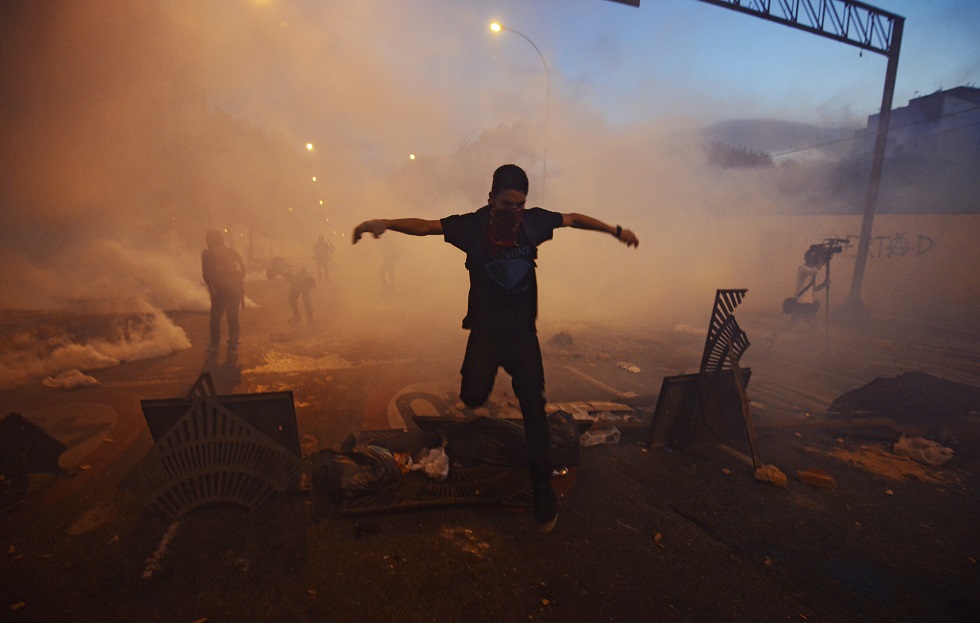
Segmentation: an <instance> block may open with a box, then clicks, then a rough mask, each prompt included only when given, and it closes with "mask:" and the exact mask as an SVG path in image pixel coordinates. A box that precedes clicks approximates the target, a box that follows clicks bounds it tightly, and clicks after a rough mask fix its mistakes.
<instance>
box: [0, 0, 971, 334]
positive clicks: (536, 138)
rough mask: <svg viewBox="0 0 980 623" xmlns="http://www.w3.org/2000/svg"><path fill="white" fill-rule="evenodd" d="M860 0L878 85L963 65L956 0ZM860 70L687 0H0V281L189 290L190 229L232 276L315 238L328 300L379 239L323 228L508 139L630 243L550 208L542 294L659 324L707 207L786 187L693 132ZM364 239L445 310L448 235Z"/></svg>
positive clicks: (680, 287) (962, 0) (927, 88)
mask: <svg viewBox="0 0 980 623" xmlns="http://www.w3.org/2000/svg"><path fill="white" fill-rule="evenodd" d="M875 4H876V6H878V7H879V8H881V9H884V10H888V11H891V12H893V13H897V14H899V15H902V16H904V17H906V19H907V21H906V28H905V38H904V42H903V48H902V57H901V61H900V64H899V72H898V84H897V87H896V95H895V104H896V105H897V106H900V105H904V104H905V103H906V102H907V100H908V99H909V98H911V97H914V96H916V95H919V94H927V93H931V92H933V91H936V90H938V89H941V88H952V87H955V86H961V85H974V86H975V85H976V84H977V83H978V82H980V47H978V46H977V45H976V41H975V37H976V33H977V32H980V4H978V3H976V2H974V1H973V0H946V1H934V2H920V1H917V0H881V1H880V2H878V3H875ZM492 21H499V22H500V23H502V24H504V25H505V27H509V28H510V29H512V30H514V31H517V32H508V31H507V30H506V29H505V30H504V31H503V32H501V33H492V32H491V31H490V30H489V28H488V26H489V24H490V23H491V22H492ZM517 33H522V34H523V35H524V36H526V37H527V38H528V39H530V40H531V41H533V42H534V43H533V45H532V44H531V43H530V42H529V41H528V40H527V39H525V38H523V37H521V36H520V35H519V34H517ZM535 46H536V48H537V49H535ZM538 51H540V54H541V56H539V55H538ZM545 67H547V72H546V71H545ZM884 71H885V59H884V58H883V57H881V56H880V55H877V54H872V53H868V52H864V53H861V52H860V51H859V50H858V49H857V48H854V47H851V46H847V45H844V44H840V43H836V42H832V41H830V40H827V39H823V38H820V37H817V36H814V35H810V34H807V33H803V32H800V31H796V30H792V29H790V28H786V27H782V26H779V25H776V24H773V23H769V22H766V21H763V20H760V19H757V18H754V17H750V16H746V15H741V14H738V13H735V12H733V11H730V10H727V9H723V8H719V7H715V6H711V5H707V4H705V3H701V2H697V1H696V0H643V1H642V2H641V6H640V7H639V8H634V7H630V6H627V5H623V4H618V3H615V2H608V1H604V0H537V1H535V2H526V1H524V0H495V1H490V0H413V1H412V2H390V1H385V0H357V1H354V0H351V1H339V0H338V1H333V2H319V1H314V0H304V1H300V0H210V1H207V0H171V1H161V2H152V3H143V2H136V3H134V2H130V1H128V0H41V1H33V0H6V1H5V2H3V3H0V84H2V88H0V144H2V145H3V149H2V150H0V299H2V303H0V306H2V307H3V308H5V309H82V310H85V311H93V310H94V311H112V310H115V311H126V312H143V311H145V310H146V309H147V308H148V307H149V308H150V309H155V310H174V309H184V310H204V309H206V308H207V304H208V303H207V293H206V291H205V290H204V288H203V285H202V283H201V280H200V259H199V258H200V250H201V248H203V246H204V232H205V230H206V229H207V228H209V227H218V228H222V229H225V230H226V231H227V232H228V236H229V240H230V241H231V243H232V245H233V246H234V247H235V248H236V249H238V250H239V251H240V252H242V254H243V255H247V256H249V261H250V267H251V268H252V269H254V270H255V271H256V274H258V273H259V272H260V271H261V270H262V268H263V261H265V260H266V259H268V258H269V257H270V256H272V255H280V254H281V255H286V256H289V257H291V258H294V259H296V261H300V262H304V263H307V264H308V265H310V264H311V254H312V245H313V242H314V240H315V238H316V235H317V234H320V233H323V234H326V235H328V236H331V238H332V240H334V242H335V244H336V246H337V248H338V252H337V260H338V268H337V275H338V286H337V287H339V288H345V291H346V292H347V293H348V295H349V298H350V301H351V306H352V307H354V308H356V305H357V301H358V299H359V297H360V298H362V299H363V300H364V301H365V302H368V301H371V300H372V298H373V297H376V294H377V292H376V291H375V290H374V289H371V288H363V287H361V286H360V284H361V283H363V282H365V281H367V280H371V282H372V283H373V282H374V281H376V280H377V277H376V275H377V269H378V265H379V264H380V261H381V257H382V255H383V252H384V247H383V246H382V245H381V244H380V243H376V242H375V241H371V240H368V241H365V242H364V243H363V244H359V245H357V246H356V247H351V246H350V244H349V232H350V231H351V229H352V228H353V227H354V225H356V224H357V223H358V222H360V221H361V220H363V219H365V218H371V217H399V216H420V217H424V218H438V217H441V216H445V215H447V214H452V213H459V212H465V211H469V210H472V209H475V208H477V207H479V206H480V205H482V204H483V202H484V201H485V199H486V193H487V190H488V188H489V180H490V174H491V172H492V171H493V169H494V168H495V167H496V166H498V165H499V164H502V163H504V162H516V163H518V164H521V165H523V166H524V167H525V168H527V169H528V172H529V173H530V175H531V181H532V189H531V193H530V196H529V203H530V204H532V205H542V206H544V207H547V208H551V209H554V210H557V211H561V212H583V213H587V214H590V215H592V216H595V217H597V218H600V219H602V220H604V221H607V222H609V223H622V224H623V225H624V226H628V227H632V228H633V229H634V230H636V232H637V233H638V235H639V236H640V240H641V246H640V248H639V249H638V250H635V251H634V250H627V249H626V248H625V247H623V246H622V245H619V244H617V243H616V241H615V240H612V239H611V238H609V237H599V236H597V235H595V234H589V233H585V232H560V234H559V236H557V237H556V240H555V242H553V243H548V244H549V245H551V246H550V247H549V248H548V251H547V255H545V251H543V252H542V253H543V255H542V260H541V263H542V271H543V272H542V282H543V283H542V294H543V296H547V297H548V300H549V302H548V303H545V304H543V306H542V309H543V310H544V311H546V312H548V313H552V314H555V315H562V314H564V315H566V316H569V317H576V316H578V317H580V318H585V319H588V318H591V317H606V318H608V317H610V316H616V315H629V316H631V317H647V318H652V317H654V316H655V317H657V318H661V319H664V320H670V321H678V320H680V319H683V316H684V314H685V312H686V310H688V309H694V308H697V309H700V308H703V307H704V306H705V301H706V300H710V293H711V292H713V290H714V288H715V287H725V286H730V279H731V277H732V273H731V269H730V265H731V264H732V261H731V260H732V258H731V256H730V250H729V249H728V248H724V249H721V248H718V245H717V244H716V243H717V242H718V241H719V240H722V239H731V238H733V237H736V236H734V235H733V232H731V231H718V230H717V227H713V226H712V224H711V222H710V220H709V219H710V218H711V216H712V215H717V214H719V213H726V214H739V213H742V212H744V213H752V212H756V211H758V210H759V209H760V206H768V205H772V204H774V203H777V202H782V201H784V200H785V199H786V198H785V197H775V196H774V195H773V194H772V192H773V191H772V184H768V185H767V184H766V183H762V182H765V180H764V179H762V178H760V177H759V176H758V175H756V174H751V173H750V174H746V175H737V174H730V173H727V172H722V173H719V172H718V171H715V172H714V173H713V174H711V175H706V173H705V163H704V153H703V149H702V145H701V138H700V135H699V132H700V131H701V129H703V128H704V127H705V126H706V125H709V124H711V123H714V122H717V121H723V120H729V119H754V118H770V119H779V120H784V121H794V122H802V123H808V124H815V125H820V126H826V127H835V128H851V129H853V128H859V127H863V126H864V124H865V122H866V118H867V116H868V115H869V114H873V113H876V112H878V110H877V109H878V106H879V105H880V100H881V90H882V86H883V82H884ZM307 143H310V144H312V145H313V149H312V150H307V149H306V144H307ZM410 154H414V155H415V159H414V160H410V159H409V155H410ZM313 177H316V178H317V180H316V181H315V182H314V181H313V179H312V178H313ZM793 200H794V199H790V203H792V201H793ZM814 235H815V236H816V237H817V238H819V237H820V236H821V235H823V232H820V233H815V234H814ZM385 240H386V241H387V244H389V245H396V246H397V248H398V250H399V258H400V259H399V262H400V270H401V274H403V275H409V276H408V277H406V279H410V280H411V279H413V280H414V281H411V282H410V283H414V284H416V285H418V286H420V287H421V285H422V284H424V291H425V294H424V296H420V297H418V299H419V300H409V299H405V300H401V301H399V304H402V305H405V304H410V305H413V306H416V307H421V308H425V306H426V305H431V307H432V310H433V314H438V316H439V317H440V318H442V317H448V318H451V324H452V325H453V326H458V319H459V317H461V316H462V313H463V307H464V303H465V273H464V271H463V269H462V259H461V258H459V257H457V255H456V254H455V253H454V251H453V250H452V249H451V248H449V247H448V245H445V244H443V243H441V241H439V240H429V239H427V240H407V239H400V240H396V241H393V240H388V237H386V238H385ZM692 249H698V252H697V253H695V254H692V253H691V250H692ZM712 250H714V251H718V252H720V253H721V255H722V257H713V256H712ZM726 254H728V255H726ZM750 264H751V265H752V266H756V265H757V264H758V262H757V261H756V260H755V259H753V261H752V262H750ZM548 266H553V267H554V268H551V269H550V271H551V272H544V271H547V270H549V269H548V268H547V267H548ZM652 267H656V269H655V270H654V269H653V268H652ZM624 275H626V276H629V284H628V288H625V289H626V290H628V291H629V295H630V296H628V297H627V296H625V295H624V285H623V276H624ZM782 278H783V276H782V275H781V276H780V277H779V279H782ZM583 284H588V285H589V290H587V291H584V292H583V289H582V285H583ZM774 287H775V286H774ZM414 291H415V292H418V288H415V289H414ZM705 292H707V293H709V294H707V295H705V294H704V293H705ZM668 293H669V296H667V294H668ZM692 293H693V294H692ZM687 295H696V296H697V300H696V301H690V300H688V299H687ZM614 301H615V302H619V301H621V302H624V303H625V304H624V305H623V306H622V307H619V306H618V305H616V304H614V303H613V302H614ZM447 310H448V311H447ZM354 316H356V314H354ZM178 341H179V340H178Z"/></svg>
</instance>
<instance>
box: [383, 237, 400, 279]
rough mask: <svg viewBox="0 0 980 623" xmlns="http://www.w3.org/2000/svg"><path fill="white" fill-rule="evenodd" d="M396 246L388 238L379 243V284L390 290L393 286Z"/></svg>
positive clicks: (396, 258) (396, 255)
mask: <svg viewBox="0 0 980 623" xmlns="http://www.w3.org/2000/svg"><path fill="white" fill-rule="evenodd" d="M397 261H398V248H397V247H396V246H395V245H394V243H392V242H391V241H390V240H385V241H384V243H383V244H382V245H381V285H383V286H384V287H386V288H388V289H389V290H391V289H392V288H394V287H395V262H397Z"/></svg>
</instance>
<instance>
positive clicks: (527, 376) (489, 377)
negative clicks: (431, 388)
mask: <svg viewBox="0 0 980 623" xmlns="http://www.w3.org/2000/svg"><path fill="white" fill-rule="evenodd" d="M500 367H503V369H504V371H505V372H507V374H509V375H510V376H511V379H512V386H513V388H514V394H515V395H516V396H517V399H518V401H520V404H521V415H522V416H523V418H524V434H525V436H526V438H527V446H528V450H529V452H530V455H531V463H530V466H529V467H530V468H531V478H532V480H533V481H534V483H535V485H537V486H540V485H543V484H545V483H547V482H549V481H550V479H551V436H550V434H549V430H548V418H547V416H546V415H545V409H544V407H545V397H544V364H543V363H542V362H541V347H540V345H539V344H538V336H537V335H536V334H535V333H534V332H531V331H528V332H523V333H497V332H494V331H481V330H473V331H470V338H469V340H468V341H467V343H466V356H465V357H464V358H463V367H462V369H461V370H460V372H461V373H462V375H463V382H462V385H461V387H460V390H459V397H460V399H461V400H462V401H463V403H464V404H466V406H468V407H470V408H473V407H479V406H480V405H482V404H483V403H484V402H486V401H487V398H488V397H489V396H490V392H491V391H492V390H493V382H494V379H495V378H496V376H497V369H498V368H500Z"/></svg>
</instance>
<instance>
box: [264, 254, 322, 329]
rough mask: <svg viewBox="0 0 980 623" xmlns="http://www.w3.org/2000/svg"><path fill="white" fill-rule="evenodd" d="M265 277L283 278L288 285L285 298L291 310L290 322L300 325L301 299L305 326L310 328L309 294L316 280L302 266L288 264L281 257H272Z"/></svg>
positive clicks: (311, 300)
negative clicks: (304, 313) (301, 300)
mask: <svg viewBox="0 0 980 623" xmlns="http://www.w3.org/2000/svg"><path fill="white" fill-rule="evenodd" d="M266 276H267V277H268V278H269V279H275V278H276V277H283V278H285V280H286V282H287V283H288V284H289V294H288V295H287V298H288V299H289V307H290V308H291V309H292V310H293V316H292V318H290V322H292V323H293V324H294V325H297V326H298V325H300V324H302V322H303V319H302V317H300V313H299V299H300V298H302V299H303V311H305V312H306V324H307V325H310V326H312V325H313V299H312V297H311V293H312V292H313V286H315V285H316V279H314V278H313V275H311V274H310V273H308V272H307V271H306V269H305V268H303V267H302V266H296V265H295V264H290V263H288V262H287V261H286V260H284V259H283V258H281V257H274V258H272V260H271V261H270V262H269V267H268V269H267V270H266Z"/></svg>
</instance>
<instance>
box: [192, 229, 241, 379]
mask: <svg viewBox="0 0 980 623" xmlns="http://www.w3.org/2000/svg"><path fill="white" fill-rule="evenodd" d="M206 239H207V243H208V248H206V249H204V251H203V252H202V253H201V274H202V275H203V276H204V283H206V284H207V286H208V293H209V294H210V295H211V324H210V329H211V343H210V346H209V347H208V359H209V360H215V359H217V358H218V347H219V346H220V345H221V317H222V316H225V317H226V318H227V319H228V361H229V362H234V361H235V359H236V358H237V357H238V334H239V329H240V326H239V322H238V310H239V309H241V307H242V306H243V304H244V301H245V264H244V263H243V262H242V258H241V256H240V255H238V252H236V251H235V250H234V249H232V248H230V247H227V246H225V240H224V236H223V235H222V233H221V232H220V231H218V230H216V229H212V230H209V231H208V233H207V235H206Z"/></svg>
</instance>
